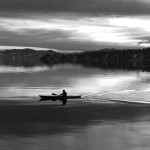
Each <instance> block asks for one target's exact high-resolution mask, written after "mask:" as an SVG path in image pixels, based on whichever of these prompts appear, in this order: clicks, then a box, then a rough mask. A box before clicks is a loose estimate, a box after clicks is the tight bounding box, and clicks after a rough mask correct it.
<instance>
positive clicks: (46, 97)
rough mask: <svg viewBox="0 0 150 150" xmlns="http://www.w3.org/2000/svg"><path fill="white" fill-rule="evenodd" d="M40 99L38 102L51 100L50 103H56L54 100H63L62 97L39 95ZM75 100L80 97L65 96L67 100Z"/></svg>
mask: <svg viewBox="0 0 150 150" xmlns="http://www.w3.org/2000/svg"><path fill="white" fill-rule="evenodd" d="M39 96H40V97H41V99H40V100H39V101H46V100H51V101H56V100H63V99H64V97H63V96H59V95H57V96H53V95H52V96H44V95H39ZM75 98H81V95H79V96H67V99H75Z"/></svg>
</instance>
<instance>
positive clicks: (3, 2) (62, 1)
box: [0, 0, 150, 15]
mask: <svg viewBox="0 0 150 150" xmlns="http://www.w3.org/2000/svg"><path fill="white" fill-rule="evenodd" d="M149 4H150V3H149ZM0 12H1V13H3V12H5V14H6V13H9V12H20V13H21V12H44V13H47V12H55V13H58V12H72V13H77V14H78V13H79V14H80V13H85V14H88V15H93V14H102V13H103V14H118V15H127V14H133V15H135V14H150V5H148V4H146V3H145V2H144V1H143V2H142V1H139V0H0Z"/></svg>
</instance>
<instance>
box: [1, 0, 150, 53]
mask: <svg viewBox="0 0 150 150" xmlns="http://www.w3.org/2000/svg"><path fill="white" fill-rule="evenodd" d="M149 39H150V0H0V48H1V49H2V48H11V47H12V48H13V47H36V48H41V49H44V48H48V49H60V50H72V51H73V50H79V51H80V50H81V51H82V50H98V49H102V48H133V47H136V48H137V47H138V48H140V47H143V46H148V45H149V44H141V45H140V46H138V45H137V43H138V42H139V41H141V40H149Z"/></svg>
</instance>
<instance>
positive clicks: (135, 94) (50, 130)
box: [0, 64, 150, 150]
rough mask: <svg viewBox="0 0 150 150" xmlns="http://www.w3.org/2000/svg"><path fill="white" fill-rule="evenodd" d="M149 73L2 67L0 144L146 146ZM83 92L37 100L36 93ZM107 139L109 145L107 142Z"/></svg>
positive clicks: (64, 66) (11, 146) (31, 146)
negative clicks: (74, 97)
mask: <svg viewBox="0 0 150 150" xmlns="http://www.w3.org/2000/svg"><path fill="white" fill-rule="evenodd" d="M149 77H150V73H149V72H142V71H127V70H104V69H100V68H88V67H83V66H81V65H72V64H62V65H54V66H51V67H48V66H45V65H43V66H34V67H23V66H17V67H16V66H4V65H1V66H0V118H1V120H0V147H1V148H2V149H3V150H9V149H23V150H33V149H36V150H37V149H43V150H47V149H57V150H63V149H64V150H67V149H68V150H70V149H71V150H76V149H80V150H82V149H83V150H84V149H87V150H91V149H92V150H99V149H100V148H101V149H104V150H108V149H111V150H113V149H114V150H116V149H118V150H119V149H146V148H148V147H149V146H150V144H149V132H148V131H149V129H150V126H149V124H150V116H149V110H150V107H149V106H136V105H125V104H121V103H117V102H112V101H111V100H118V99H119V100H126V101H129V102H130V101H137V102H138V101H140V102H141V101H143V102H145V101H149V97H150V94H149V93H150V92H149V91H150V84H149V83H150V78H149ZM63 89H65V90H66V91H67V93H68V95H82V99H81V100H69V101H68V103H67V105H66V106H64V107H63V106H61V103H60V102H59V101H56V102H52V101H46V102H39V101H38V100H39V96H38V95H51V93H56V94H60V93H61V92H62V90H63ZM108 143H109V144H108Z"/></svg>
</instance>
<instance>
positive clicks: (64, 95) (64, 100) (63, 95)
mask: <svg viewBox="0 0 150 150" xmlns="http://www.w3.org/2000/svg"><path fill="white" fill-rule="evenodd" d="M60 96H62V97H63V98H62V102H63V105H65V104H66V103H67V92H66V91H65V90H63V92H62V93H61V94H60Z"/></svg>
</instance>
